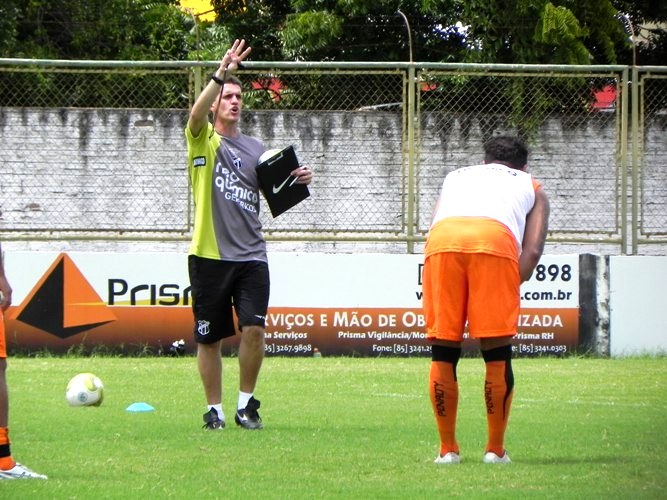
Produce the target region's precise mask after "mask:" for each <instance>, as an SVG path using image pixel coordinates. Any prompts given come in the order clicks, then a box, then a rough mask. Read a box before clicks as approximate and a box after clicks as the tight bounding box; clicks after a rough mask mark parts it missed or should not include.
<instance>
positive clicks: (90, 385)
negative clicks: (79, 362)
mask: <svg viewBox="0 0 667 500" xmlns="http://www.w3.org/2000/svg"><path fill="white" fill-rule="evenodd" d="M65 398H66V399H67V402H68V403H69V405H70V406H100V405H101V404H102V400H104V384H103V383H102V381H101V380H100V379H99V377H97V376H95V375H93V374H92V373H79V374H78V375H75V376H74V377H72V379H71V380H70V381H69V383H68V384H67V390H66V391H65Z"/></svg>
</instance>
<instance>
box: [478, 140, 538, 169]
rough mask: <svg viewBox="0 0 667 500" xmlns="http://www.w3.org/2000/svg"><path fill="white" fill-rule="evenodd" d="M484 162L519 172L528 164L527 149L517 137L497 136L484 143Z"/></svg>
mask: <svg viewBox="0 0 667 500" xmlns="http://www.w3.org/2000/svg"><path fill="white" fill-rule="evenodd" d="M484 161H485V162H486V163H494V162H500V163H504V164H506V165H507V166H509V167H512V168H515V169H517V170H521V169H522V168H523V167H524V166H526V163H528V148H527V147H526V145H525V144H524V142H523V141H522V140H521V139H519V138H518V137H513V136H508V135H498V136H495V137H492V138H491V139H489V140H488V141H486V142H485V143H484Z"/></svg>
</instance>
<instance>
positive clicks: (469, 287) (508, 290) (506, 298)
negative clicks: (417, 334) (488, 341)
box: [422, 252, 521, 342]
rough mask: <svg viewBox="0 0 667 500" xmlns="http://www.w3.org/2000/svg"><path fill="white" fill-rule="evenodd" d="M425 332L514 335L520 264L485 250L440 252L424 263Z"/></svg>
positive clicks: (456, 337) (448, 336)
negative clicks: (486, 252)
mask: <svg viewBox="0 0 667 500" xmlns="http://www.w3.org/2000/svg"><path fill="white" fill-rule="evenodd" d="M422 283H423V287H422V291H423V307H424V315H425V319H426V336H427V338H430V339H434V338H435V339H440V340H451V341H455V342H459V341H461V340H463V331H464V328H465V326H466V320H467V322H468V331H469V333H470V336H471V337H473V338H483V337H484V338H488V337H505V336H509V335H512V336H513V335H515V334H516V329H517V323H518V320H519V306H520V298H519V287H520V285H521V280H520V277H519V266H518V264H517V263H516V262H515V261H514V260H512V259H508V258H506V257H498V256H496V255H491V254H485V253H459V252H438V253H434V254H431V255H429V256H428V257H427V258H426V260H425V262H424V269H423V281H422Z"/></svg>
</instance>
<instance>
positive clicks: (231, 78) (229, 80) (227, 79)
mask: <svg viewBox="0 0 667 500" xmlns="http://www.w3.org/2000/svg"><path fill="white" fill-rule="evenodd" d="M225 83H232V84H234V85H238V86H239V87H241V88H243V83H242V82H241V80H240V79H239V78H238V77H236V76H234V75H229V76H227V77H225Z"/></svg>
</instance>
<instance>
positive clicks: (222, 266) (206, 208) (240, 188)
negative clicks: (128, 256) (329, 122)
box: [185, 40, 312, 430]
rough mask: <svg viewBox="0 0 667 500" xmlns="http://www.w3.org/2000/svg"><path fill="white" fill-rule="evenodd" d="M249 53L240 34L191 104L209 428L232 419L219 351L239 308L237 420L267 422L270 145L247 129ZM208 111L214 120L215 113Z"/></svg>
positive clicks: (303, 175)
mask: <svg viewBox="0 0 667 500" xmlns="http://www.w3.org/2000/svg"><path fill="white" fill-rule="evenodd" d="M249 53H250V48H249V47H248V48H247V49H246V48H245V41H244V40H236V41H235V42H234V44H233V45H232V47H231V49H229V50H228V51H226V53H225V54H224V56H223V57H222V60H221V61H220V66H219V68H218V69H217V71H216V72H215V73H214V74H213V76H212V77H211V81H210V82H209V83H208V85H207V86H206V87H205V88H204V89H203V90H202V92H201V94H200V95H199V97H198V98H197V100H196V101H195V103H194V105H193V106H192V109H191V111H190V116H189V119H188V124H187V127H186V130H185V135H186V139H187V143H188V174H189V176H190V182H191V185H192V193H193V198H194V201H195V224H194V231H193V237H192V244H191V246H190V253H189V256H188V270H189V275H190V284H191V287H192V298H193V313H194V319H195V326H194V338H195V341H196V342H197V366H198V368H199V374H200V377H201V380H202V384H203V386H204V395H205V397H206V402H207V406H208V411H207V412H206V413H205V414H204V428H205V429H209V430H215V429H222V428H224V427H225V414H224V412H223V409H222V359H221V357H220V352H221V348H222V342H223V339H224V338H227V337H231V336H233V335H235V333H236V328H235V325H234V312H236V317H237V318H238V328H239V330H240V334H241V342H240V345H239V353H238V357H239V373H240V375H239V396H238V401H237V409H236V414H235V416H234V420H235V422H236V423H237V425H239V426H241V427H243V428H245V429H261V428H262V420H261V418H260V416H259V413H258V411H257V410H258V409H259V407H260V403H259V401H258V400H257V399H255V397H254V391H255V386H256V384H257V378H258V375H259V371H260V368H261V366H262V361H263V359H264V333H265V322H266V314H267V310H268V304H269V289H270V280H269V268H268V262H267V257H266V243H265V241H264V237H263V235H262V231H261V229H262V227H261V223H260V220H259V183H258V180H257V174H256V171H255V167H256V166H257V162H258V159H259V157H260V155H261V154H262V153H263V152H264V147H263V145H262V143H261V142H260V141H259V140H257V139H255V138H252V137H249V136H247V135H244V134H242V133H241V131H240V128H239V121H240V118H241V109H242V104H243V96H242V94H241V82H240V81H239V80H238V79H237V78H236V77H234V76H232V73H234V72H235V71H236V70H237V69H238V67H239V65H240V63H241V61H243V60H244V59H245V58H246V57H247V56H248V54H249ZM209 111H212V112H213V123H209V121H208V113H209ZM291 175H292V176H294V177H298V180H297V181H296V182H297V183H299V184H309V183H310V182H311V180H312V172H311V171H310V169H309V168H308V167H306V166H301V167H299V168H297V169H295V170H293V171H292V172H291Z"/></svg>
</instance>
